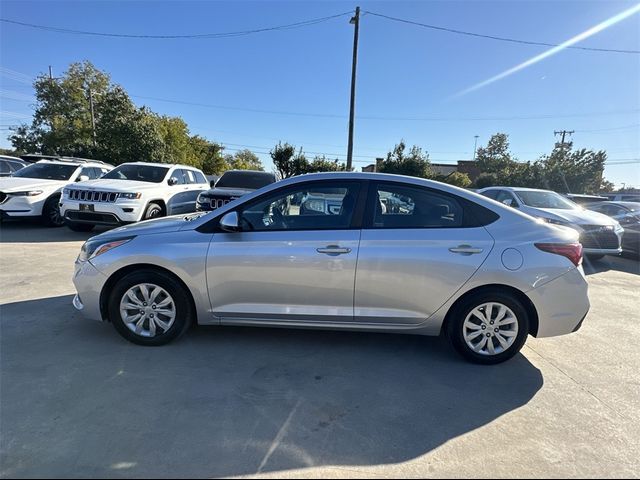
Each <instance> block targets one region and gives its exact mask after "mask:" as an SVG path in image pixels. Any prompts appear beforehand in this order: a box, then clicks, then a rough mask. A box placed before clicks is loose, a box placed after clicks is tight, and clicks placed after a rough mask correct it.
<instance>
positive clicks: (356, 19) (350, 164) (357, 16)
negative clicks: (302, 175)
mask: <svg viewBox="0 0 640 480" xmlns="http://www.w3.org/2000/svg"><path fill="white" fill-rule="evenodd" d="M349 23H352V24H353V25H355V29H354V32H353V61H352V64H351V105H350V108H349V143H348V146H347V170H348V171H351V169H352V168H353V118H354V113H355V103H356V66H357V64H358V34H359V32H360V7H356V14H355V15H354V16H353V17H352V18H351V20H350V21H349Z"/></svg>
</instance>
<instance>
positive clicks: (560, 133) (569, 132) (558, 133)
mask: <svg viewBox="0 0 640 480" xmlns="http://www.w3.org/2000/svg"><path fill="white" fill-rule="evenodd" d="M574 133H575V130H555V131H554V132H553V134H554V135H555V136H560V137H561V138H562V140H560V143H559V146H560V148H564V147H565V145H566V143H565V141H564V137H565V135H569V136H571V135H573V134H574Z"/></svg>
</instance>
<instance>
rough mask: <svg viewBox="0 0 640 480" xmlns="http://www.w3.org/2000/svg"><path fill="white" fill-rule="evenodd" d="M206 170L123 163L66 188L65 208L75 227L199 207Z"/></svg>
mask: <svg viewBox="0 0 640 480" xmlns="http://www.w3.org/2000/svg"><path fill="white" fill-rule="evenodd" d="M208 189H209V182H208V181H207V179H206V177H205V176H204V173H202V171H200V170H198V169H197V168H194V167H189V166H186V165H169V164H166V163H147V162H135V163H123V164H122V165H119V166H118V167H116V168H114V169H113V170H111V171H110V172H109V173H108V174H106V175H105V176H103V177H102V178H100V179H99V180H93V181H90V182H84V183H83V184H82V185H72V186H69V187H68V188H65V189H64V195H63V197H62V201H61V203H60V213H61V215H62V216H63V217H64V220H65V223H66V224H67V225H68V226H69V228H71V230H75V231H85V232H88V231H90V230H91V229H92V228H93V227H94V226H95V225H110V226H117V225H122V224H125V223H132V222H139V221H140V220H148V219H150V218H155V217H162V216H165V215H176V214H181V213H190V212H194V211H195V209H196V199H197V198H198V195H199V194H200V192H203V191H205V190H208Z"/></svg>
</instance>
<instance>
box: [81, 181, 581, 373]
mask: <svg viewBox="0 0 640 480" xmlns="http://www.w3.org/2000/svg"><path fill="white" fill-rule="evenodd" d="M323 198H324V199H325V200H326V202H325V201H321V202H319V199H323ZM307 203H308V205H307ZM318 203H321V204H322V206H323V208H317V205H316V204H318ZM326 205H330V206H331V208H325V206H326ZM581 262H582V246H581V244H580V243H579V242H578V234H577V232H576V231H574V230H572V229H569V228H566V227H562V226H555V225H550V224H545V223H542V222H540V221H538V220H536V219H534V218H533V217H531V216H529V215H526V214H523V213H521V212H519V211H517V210H514V209H512V208H509V207H507V206H505V205H503V204H501V203H498V202H496V201H494V200H491V199H489V198H486V197H483V196H481V195H478V194H476V193H473V192H470V191H467V190H463V189H460V188H457V187H453V186H450V185H444V184H441V183H438V182H433V181H428V180H423V179H418V178H413V177H403V176H396V175H384V174H377V173H372V174H367V173H323V174H311V175H303V176H298V177H294V178H290V179H287V180H284V181H281V182H278V183H274V184H271V185H268V186H266V187H264V188H261V189H260V190H257V191H255V192H252V193H250V194H248V195H246V196H244V197H242V198H240V199H237V200H234V201H232V202H230V203H228V204H226V205H224V206H222V207H220V208H218V209H217V210H215V211H214V212H209V213H196V214H192V215H182V216H174V217H168V218H160V219H155V220H149V221H145V222H141V223H139V224H136V225H130V226H126V227H121V228H118V229H115V230H112V231H109V232H106V233H103V234H101V235H98V236H95V237H92V238H91V239H89V240H88V241H87V242H86V243H85V244H84V245H83V247H82V250H81V252H80V255H79V257H78V259H77V262H76V270H75V275H74V284H75V286H76V289H77V295H76V296H75V298H74V300H73V304H74V306H75V307H76V308H77V309H78V310H80V311H82V312H83V314H85V315H86V316H87V317H89V318H91V319H96V320H105V321H109V322H111V323H112V324H113V325H114V327H115V328H116V330H117V331H118V332H119V333H120V334H121V335H122V336H123V337H125V338H126V339H128V340H130V341H132V342H134V343H137V344H140V345H162V344H166V343H168V342H170V341H171V340H175V339H176V338H177V337H179V336H180V335H181V334H182V333H184V332H185V331H186V330H187V328H188V327H189V325H190V324H193V323H197V324H201V325H243V326H273V327H296V328H325V329H334V330H363V331H370V332H392V333H411V334H419V335H439V334H440V333H446V335H447V336H448V338H449V339H450V341H451V343H452V344H453V346H454V347H455V349H456V350H457V351H458V352H459V353H461V354H462V355H463V356H464V357H466V358H467V359H468V360H471V361H474V362H478V363H484V364H493V363H499V362H502V361H504V360H507V359H509V358H511V357H513V356H514V355H515V354H516V353H518V351H519V350H520V349H521V348H522V346H523V345H524V343H525V341H526V339H527V336H528V335H533V336H535V337H551V336H556V335H563V334H568V333H571V332H574V331H576V330H578V329H579V328H580V326H581V324H582V321H583V320H584V318H585V316H586V314H587V312H588V310H589V300H588V296H587V282H586V280H585V276H584V272H583V270H582V267H581Z"/></svg>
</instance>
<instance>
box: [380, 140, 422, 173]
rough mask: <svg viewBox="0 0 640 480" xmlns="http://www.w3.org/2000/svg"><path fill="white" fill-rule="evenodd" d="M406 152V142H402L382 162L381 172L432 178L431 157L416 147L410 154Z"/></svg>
mask: <svg viewBox="0 0 640 480" xmlns="http://www.w3.org/2000/svg"><path fill="white" fill-rule="evenodd" d="M405 150H406V145H405V143H404V141H400V143H399V144H397V145H396V146H395V147H394V148H393V150H392V151H390V152H389V153H387V158H386V159H385V160H383V161H382V162H381V164H380V168H379V171H380V172H382V173H394V174H397V175H410V176H413V177H421V178H432V177H433V173H432V171H431V163H430V162H429V155H428V154H427V153H422V149H421V148H420V147H417V146H415V145H414V146H413V147H411V150H409V153H405Z"/></svg>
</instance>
